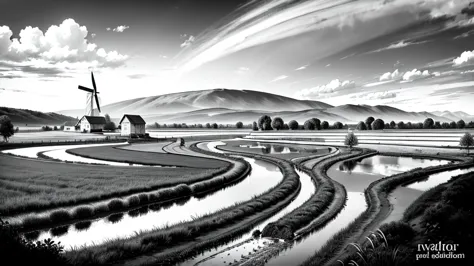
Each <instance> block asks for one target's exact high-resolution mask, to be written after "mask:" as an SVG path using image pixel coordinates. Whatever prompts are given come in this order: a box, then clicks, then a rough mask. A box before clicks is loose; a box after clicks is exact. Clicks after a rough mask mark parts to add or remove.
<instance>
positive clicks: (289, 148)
mask: <svg viewBox="0 0 474 266" xmlns="http://www.w3.org/2000/svg"><path fill="white" fill-rule="evenodd" d="M239 147H240V148H248V149H259V150H261V152H262V153H263V154H289V153H301V152H305V153H321V154H324V153H327V152H328V149H327V148H323V149H317V148H310V147H301V146H298V145H288V144H287V145H284V144H268V143H260V142H257V143H256V144H255V143H250V144H241V145H239Z"/></svg>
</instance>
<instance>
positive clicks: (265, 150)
mask: <svg viewBox="0 0 474 266" xmlns="http://www.w3.org/2000/svg"><path fill="white" fill-rule="evenodd" d="M271 151H272V148H271V147H270V146H266V145H265V146H264V147H263V148H262V153H263V154H270V153H271Z"/></svg>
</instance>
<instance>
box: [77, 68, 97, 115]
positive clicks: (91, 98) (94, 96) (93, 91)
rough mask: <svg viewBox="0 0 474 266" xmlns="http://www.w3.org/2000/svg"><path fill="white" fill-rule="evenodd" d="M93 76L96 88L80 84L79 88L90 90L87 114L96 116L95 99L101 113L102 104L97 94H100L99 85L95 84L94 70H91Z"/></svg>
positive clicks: (93, 83) (93, 84)
mask: <svg viewBox="0 0 474 266" xmlns="http://www.w3.org/2000/svg"><path fill="white" fill-rule="evenodd" d="M91 77H92V86H93V87H94V89H89V88H87V87H84V86H81V85H79V86H78V89H80V90H83V91H87V92H89V93H88V94H87V104H86V115H90V116H94V99H95V102H96V104H97V109H99V113H100V104H99V96H98V95H97V94H99V92H98V91H97V86H96V85H95V80H94V73H93V72H91ZM89 104H90V105H89ZM89 106H90V107H89ZM89 108H90V111H89Z"/></svg>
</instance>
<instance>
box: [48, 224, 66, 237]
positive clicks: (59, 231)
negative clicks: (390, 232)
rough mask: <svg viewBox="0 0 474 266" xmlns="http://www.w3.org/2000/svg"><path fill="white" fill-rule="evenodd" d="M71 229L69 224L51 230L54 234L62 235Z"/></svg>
mask: <svg viewBox="0 0 474 266" xmlns="http://www.w3.org/2000/svg"><path fill="white" fill-rule="evenodd" d="M68 230H69V225H64V226H58V227H55V228H52V229H51V230H50V232H51V235H52V236H62V235H64V234H66V233H67V231H68Z"/></svg>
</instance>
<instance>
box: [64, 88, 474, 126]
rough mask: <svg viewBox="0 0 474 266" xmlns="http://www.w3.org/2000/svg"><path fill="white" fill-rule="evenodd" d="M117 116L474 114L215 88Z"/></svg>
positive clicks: (125, 109) (145, 103)
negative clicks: (335, 104)
mask: <svg viewBox="0 0 474 266" xmlns="http://www.w3.org/2000/svg"><path fill="white" fill-rule="evenodd" d="M83 112H84V111H83V110H82V109H81V110H67V111H58V113H61V114H63V115H69V116H81V115H82V114H83ZM105 113H108V114H109V115H110V116H112V117H114V118H118V117H121V116H122V115H123V114H139V115H142V116H143V117H144V118H145V120H146V121H147V123H154V122H158V123H188V124H189V123H191V124H194V123H207V122H216V123H235V122H237V121H242V122H243V123H251V122H253V121H256V120H257V119H258V117H260V116H261V115H262V114H268V115H270V116H272V117H274V116H279V117H281V118H283V119H284V120H285V121H289V120H292V119H294V120H297V121H299V122H300V123H302V122H304V121H306V120H307V119H309V118H312V117H316V118H318V119H320V120H321V121H323V120H326V121H328V122H330V123H333V122H335V121H340V122H343V123H357V122H359V121H364V120H365V119H366V118H367V117H368V116H373V117H375V118H382V119H383V120H385V121H386V122H390V121H392V120H394V121H405V122H408V121H411V122H422V121H424V120H425V119H426V118H428V117H431V118H433V119H434V120H435V121H441V122H451V121H458V120H460V119H464V120H466V121H471V120H474V116H472V115H470V114H467V113H464V112H449V111H444V112H433V113H429V112H407V111H404V110H400V109H397V108H394V107H391V106H386V105H377V106H369V105H353V104H345V105H340V106H332V105H329V104H326V103H323V102H320V101H305V100H297V99H293V98H289V97H285V96H281V95H275V94H271V93H265V92H259V91H252V90H229V89H214V90H202V91H189V92H180V93H173V94H166V95H160V96H151V97H145V98H137V99H131V100H126V101H122V102H117V103H113V104H109V105H106V106H103V107H102V114H105Z"/></svg>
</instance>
